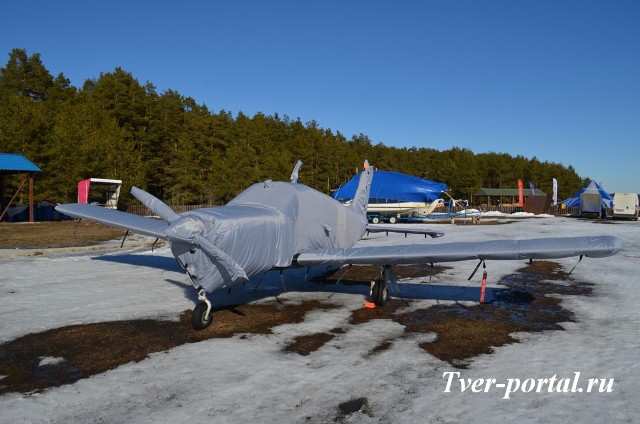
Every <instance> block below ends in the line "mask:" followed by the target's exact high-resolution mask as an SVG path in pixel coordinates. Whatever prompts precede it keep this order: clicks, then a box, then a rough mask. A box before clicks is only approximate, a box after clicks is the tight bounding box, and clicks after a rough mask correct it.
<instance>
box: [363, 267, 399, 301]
mask: <svg viewBox="0 0 640 424" xmlns="http://www.w3.org/2000/svg"><path fill="white" fill-rule="evenodd" d="M389 282H391V283H392V284H393V283H395V282H396V277H395V274H394V273H393V269H392V268H391V266H390V265H385V266H382V267H380V274H379V275H378V276H377V277H376V278H375V279H374V280H373V281H372V282H371V291H370V292H369V295H370V296H371V298H372V299H373V303H375V305H376V306H384V304H385V302H386V301H387V297H388V295H389V292H388V286H389ZM396 288H397V287H396Z"/></svg>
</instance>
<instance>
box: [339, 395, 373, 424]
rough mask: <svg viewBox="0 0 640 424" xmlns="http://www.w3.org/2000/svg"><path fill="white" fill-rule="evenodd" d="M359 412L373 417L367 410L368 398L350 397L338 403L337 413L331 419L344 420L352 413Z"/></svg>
mask: <svg viewBox="0 0 640 424" xmlns="http://www.w3.org/2000/svg"><path fill="white" fill-rule="evenodd" d="M356 412H360V413H362V414H366V415H368V416H370V417H373V415H372V414H371V411H370V410H369V399H367V398H365V397H361V398H356V399H351V400H348V401H346V402H342V403H341V404H340V405H338V415H337V416H336V417H335V418H334V419H333V421H334V422H338V423H339V422H344V420H346V419H347V417H349V416H350V415H352V414H355V413H356Z"/></svg>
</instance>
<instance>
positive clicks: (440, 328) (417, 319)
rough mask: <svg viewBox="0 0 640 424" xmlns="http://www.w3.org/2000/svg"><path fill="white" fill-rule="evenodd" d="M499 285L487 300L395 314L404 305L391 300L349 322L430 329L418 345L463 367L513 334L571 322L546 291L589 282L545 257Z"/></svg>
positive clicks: (570, 290) (576, 289)
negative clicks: (380, 322)
mask: <svg viewBox="0 0 640 424" xmlns="http://www.w3.org/2000/svg"><path fill="white" fill-rule="evenodd" d="M554 281H556V282H561V283H562V284H556V283H554ZM500 284H503V285H505V286H507V287H508V288H506V289H502V290H500V289H498V290H496V291H495V295H494V299H493V300H492V301H491V302H490V303H485V304H479V305H476V306H471V307H466V306H463V305H461V304H454V305H451V306H444V305H439V306H434V307H431V308H426V309H419V310H416V311H412V312H408V313H398V309H400V308H402V307H404V306H406V304H405V303H404V302H402V301H399V300H391V301H390V302H387V304H386V305H385V306H384V307H383V308H375V309H359V310H356V311H354V312H353V314H352V316H351V323H352V324H360V323H364V322H367V321H370V320H372V319H390V320H393V321H395V322H397V323H399V324H402V325H404V327H405V331H406V332H408V333H429V332H433V333H435V334H436V335H437V338H436V340H434V341H432V342H426V343H421V344H420V347H421V348H422V349H424V350H425V351H427V352H429V353H430V354H432V355H433V356H435V357H437V358H439V359H441V360H443V361H447V362H449V363H450V364H451V365H453V366H455V367H458V368H466V367H467V366H468V364H469V361H470V360H471V359H472V358H474V357H476V356H478V355H481V354H487V353H491V352H493V349H494V348H496V347H499V346H503V345H505V344H509V343H515V342H517V339H515V338H514V337H513V336H512V334H513V333H516V332H540V331H544V330H562V327H561V326H560V325H559V323H561V322H569V321H573V313H572V312H571V311H568V310H566V309H564V308H562V306H561V304H560V300H559V299H557V298H555V297H549V296H548V295H549V294H571V295H589V294H590V293H591V288H590V285H589V284H586V283H583V282H576V281H573V280H572V279H571V278H570V277H569V275H568V273H566V272H565V271H563V270H562V267H561V266H560V265H559V264H557V263H555V262H549V261H536V262H533V263H531V264H529V265H527V266H525V267H523V268H521V269H519V270H518V271H517V273H515V274H512V275H508V276H506V277H504V278H503V279H501V281H500Z"/></svg>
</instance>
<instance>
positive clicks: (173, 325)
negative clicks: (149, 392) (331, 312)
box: [0, 301, 337, 394]
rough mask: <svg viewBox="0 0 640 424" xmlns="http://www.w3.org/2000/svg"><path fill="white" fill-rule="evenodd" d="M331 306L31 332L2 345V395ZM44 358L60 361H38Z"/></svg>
mask: <svg viewBox="0 0 640 424" xmlns="http://www.w3.org/2000/svg"><path fill="white" fill-rule="evenodd" d="M331 308H337V306H336V305H330V304H325V303H321V302H318V301H309V302H303V303H301V304H299V305H281V304H278V303H273V304H271V303H270V304H259V305H242V306H237V307H229V308H224V309H219V310H216V311H215V315H214V320H213V323H212V324H211V325H210V326H209V327H208V328H207V329H206V330H202V331H195V330H193V329H192V327H191V311H189V310H187V311H184V312H183V313H182V314H181V316H180V321H156V320H132V321H117V322H104V323H97V324H87V325H74V326H69V327H64V328H58V329H54V330H49V331H45V332H43V333H37V334H29V335H26V336H24V337H21V338H19V339H16V340H13V341H11V342H8V343H5V344H3V345H0V375H3V376H6V377H5V378H3V379H2V380H0V394H1V393H5V392H20V393H28V392H32V391H39V390H43V389H46V388H49V387H52V386H60V385H63V384H69V383H73V382H75V381H77V380H79V379H81V378H87V377H90V376H92V375H94V374H99V373H101V372H105V371H108V370H110V369H114V368H116V367H118V366H119V365H122V364H125V363H127V362H132V361H135V362H137V361H141V360H143V359H145V358H146V357H147V356H148V355H149V354H150V353H153V352H161V351H166V350H169V349H171V348H173V347H175V346H179V345H182V344H185V343H193V342H198V341H202V340H206V339H211V338H223V337H232V336H234V335H236V334H242V333H251V334H269V333H271V328H272V327H274V326H277V325H280V324H287V323H289V324H293V323H299V322H302V321H303V320H304V316H305V314H306V313H307V312H309V311H311V310H316V309H331ZM43 358H60V359H58V360H54V361H51V360H50V361H45V362H42V359H43Z"/></svg>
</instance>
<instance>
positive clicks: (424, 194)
mask: <svg viewBox="0 0 640 424" xmlns="http://www.w3.org/2000/svg"><path fill="white" fill-rule="evenodd" d="M359 178H360V174H358V175H356V176H354V177H353V178H351V179H350V180H349V181H347V183H346V184H344V185H342V186H341V187H340V188H339V189H338V190H336V191H335V192H334V193H333V198H334V199H339V200H344V199H352V198H353V196H354V194H355V192H356V188H357V187H358V180H359ZM446 190H447V185H446V184H444V183H438V182H435V181H430V180H423V179H422V178H418V177H414V176H413V175H407V174H402V173H400V172H395V171H376V172H374V173H373V181H372V182H371V191H370V192H369V198H370V199H385V200H395V201H400V202H425V203H428V202H432V201H434V200H436V199H437V198H439V197H441V195H442V192H443V191H446Z"/></svg>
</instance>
